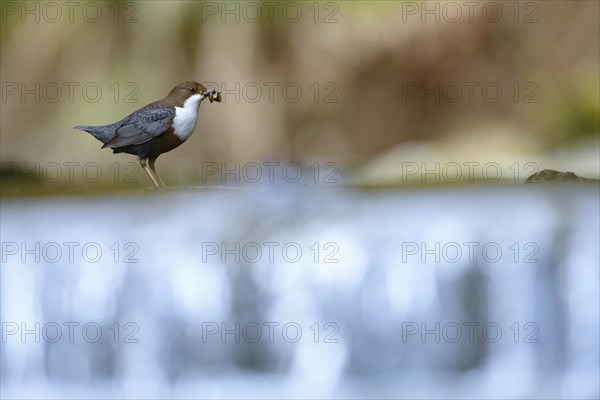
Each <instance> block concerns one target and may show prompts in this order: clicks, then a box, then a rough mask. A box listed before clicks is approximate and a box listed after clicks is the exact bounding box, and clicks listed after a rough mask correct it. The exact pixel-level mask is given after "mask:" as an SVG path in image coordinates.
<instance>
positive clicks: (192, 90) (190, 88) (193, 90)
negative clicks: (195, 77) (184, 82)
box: [188, 87, 196, 93]
mask: <svg viewBox="0 0 600 400" xmlns="http://www.w3.org/2000/svg"><path fill="white" fill-rule="evenodd" d="M188 90H189V91H190V92H192V93H193V92H195V91H196V89H194V88H193V87H189V88H188Z"/></svg>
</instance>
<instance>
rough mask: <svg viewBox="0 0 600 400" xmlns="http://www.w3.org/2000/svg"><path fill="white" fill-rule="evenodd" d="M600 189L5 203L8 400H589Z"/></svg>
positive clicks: (256, 193)
mask: <svg viewBox="0 0 600 400" xmlns="http://www.w3.org/2000/svg"><path fill="white" fill-rule="evenodd" d="M599 197H600V196H599V192H598V187H597V186H594V185H592V186H575V185H568V186H562V187H544V186H533V185H524V186H502V187H491V188H490V187H483V186H481V187H472V188H461V189H448V188H439V189H438V188H436V189H423V190H401V191H380V192H360V191H356V190H350V189H348V190H329V189H319V188H313V189H298V188H290V187H288V186H285V185H282V186H274V187H270V188H268V189H267V188H265V189H252V190H250V189H248V190H246V189H220V190H211V189H208V190H200V189H189V190H182V191H172V192H167V193H163V194H135V195H130V196H115V197H94V198H85V197H81V198H52V199H32V200H19V201H17V200H9V201H3V203H2V208H1V214H0V216H1V221H2V227H1V233H2V268H1V278H2V281H1V300H2V305H1V309H0V310H1V319H2V343H1V346H2V353H1V362H2V370H1V378H2V397H3V398H80V397H91V398H202V397H211V398H215V397H217V398H220V397H223V398H229V397H236V398H240V397H243V398H259V397H260V398H263V397H270V398H304V397H313V398H314V397H318V398H331V397H337V398H381V397H388V398H415V397H426V398H452V397H455V398H465V397H476V398H506V397H514V398H528V397H547V398H548V397H552V398H574V397H576V398H597V397H598V396H599V395H600V391H599V383H598V379H599V378H598V377H599V373H600V370H599V351H600V350H599V349H600V348H599V339H598V338H599V321H598V318H599V282H600V277H599V265H600V260H599V258H600V257H599V250H598V243H599V201H600V199H599Z"/></svg>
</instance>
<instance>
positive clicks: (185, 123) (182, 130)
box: [173, 93, 202, 142]
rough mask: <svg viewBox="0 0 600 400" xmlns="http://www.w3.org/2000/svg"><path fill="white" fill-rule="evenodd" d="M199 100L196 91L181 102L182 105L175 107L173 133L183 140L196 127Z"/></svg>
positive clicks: (190, 134) (200, 99)
mask: <svg viewBox="0 0 600 400" xmlns="http://www.w3.org/2000/svg"><path fill="white" fill-rule="evenodd" d="M201 101H202V98H201V97H200V94H198V93H196V94H195V95H193V96H190V97H189V98H188V99H187V100H186V101H185V102H184V103H183V107H175V118H174V119H173V129H175V135H176V136H177V137H178V138H179V139H181V141H183V142H185V141H186V140H187V139H188V138H189V137H190V136H192V133H193V132H194V129H195V128H196V121H197V120H198V108H200V102H201Z"/></svg>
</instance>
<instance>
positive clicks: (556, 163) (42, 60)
mask: <svg viewBox="0 0 600 400" xmlns="http://www.w3.org/2000/svg"><path fill="white" fill-rule="evenodd" d="M472 4H474V5H472V6H471V7H472V8H469V7H467V6H465V5H464V4H463V3H461V2H458V3H452V2H451V3H444V2H424V3H423V2H406V1H404V2H402V1H380V2H377V1H368V2H359V1H348V2H316V3H315V2H312V1H311V2H293V3H287V2H271V3H269V2H250V3H244V2H200V1H198V2H194V1H139V2H131V1H128V2H118V3H117V2H74V6H72V8H70V7H71V6H66V5H65V4H64V3H60V2H58V3H50V2H3V3H2V24H1V31H0V32H1V39H0V40H1V42H0V43H1V46H2V49H1V61H0V66H1V81H2V103H1V108H2V109H1V150H0V159H1V161H2V163H3V173H4V176H3V179H2V180H3V182H2V183H3V185H2V186H3V190H2V193H3V194H5V195H6V194H17V195H19V194H23V193H26V192H28V190H29V188H30V185H23V184H22V183H23V182H22V179H21V178H20V177H19V173H20V172H22V170H26V169H27V168H29V169H30V170H33V171H34V173H35V168H36V167H35V165H36V164H35V163H40V164H39V165H41V167H38V168H39V169H40V171H41V169H42V168H43V167H44V165H45V164H47V163H52V162H55V163H58V164H59V165H61V166H62V167H61V168H63V171H62V173H63V174H66V173H67V172H68V171H67V170H68V168H67V167H64V163H81V165H84V163H86V162H97V163H99V164H100V165H101V166H102V169H103V179H102V180H101V182H100V183H101V184H100V185H94V189H98V188H100V189H102V190H104V189H111V190H120V189H121V188H122V187H123V185H122V184H119V183H120V182H115V181H114V179H112V176H111V169H110V168H111V166H112V165H114V163H115V162H117V163H119V164H118V166H117V168H119V169H120V172H121V173H126V172H127V170H126V168H127V165H128V164H127V163H129V162H135V161H136V160H135V158H134V157H133V156H129V155H124V154H119V155H113V154H112V153H111V152H110V151H108V150H102V151H100V145H101V144H100V143H99V142H98V141H96V140H95V139H94V138H92V137H91V136H90V135H88V134H86V133H83V132H79V131H75V130H73V126H74V125H77V124H83V125H101V124H108V123H112V122H115V121H117V120H119V119H121V118H123V117H124V116H126V115H127V114H129V113H130V112H132V111H134V110H136V109H137V108H139V107H141V106H143V105H145V104H147V103H149V102H151V101H154V100H157V99H160V98H162V97H164V96H165V95H166V94H167V93H168V92H169V90H170V89H171V88H172V87H173V86H175V85H176V84H178V83H179V82H181V81H184V80H197V81H200V82H204V83H208V85H209V86H211V87H213V88H215V89H219V90H222V91H223V93H224V100H225V102H224V103H222V104H205V105H203V106H202V107H201V111H200V118H199V122H198V126H197V128H196V133H195V135H194V136H192V138H191V139H190V140H189V141H188V142H187V143H185V144H184V145H183V146H182V147H180V148H178V149H176V150H174V151H172V152H170V153H167V154H165V155H163V156H161V158H160V159H159V160H158V162H157V167H158V170H159V171H160V172H161V175H163V177H164V178H165V180H166V181H167V184H170V185H196V184H202V183H206V182H207V180H206V179H204V177H203V168H202V167H201V163H206V162H216V163H236V162H239V163H248V162H266V161H282V162H283V161H293V162H297V163H300V164H302V165H308V166H310V165H312V164H313V163H314V162H320V163H327V162H333V163H336V165H337V166H339V168H340V170H341V171H343V172H344V174H345V175H344V176H351V177H352V179H350V180H349V182H351V183H359V184H367V185H368V184H375V185H394V184H400V183H405V182H404V180H403V179H401V177H399V175H398V171H399V169H400V168H401V167H400V166H399V165H400V163H401V162H403V161H411V162H421V161H427V162H432V163H433V162H437V161H440V160H441V161H445V162H458V163H462V162H478V161H480V162H486V161H490V160H493V161H496V162H499V163H501V164H502V166H503V168H507V169H506V172H505V175H507V174H508V172H509V171H508V168H509V166H510V165H514V163H515V162H519V163H521V164H519V167H518V168H519V169H520V172H521V173H522V174H523V176H519V178H520V180H521V181H522V180H523V179H524V178H526V173H528V172H535V171H526V169H525V168H524V167H522V166H523V165H524V164H525V163H527V162H534V163H535V165H536V166H537V167H539V169H543V168H552V169H558V170H570V171H573V172H575V173H577V174H578V175H583V176H588V177H597V176H598V174H599V173H598V153H599V152H598V150H599V132H600V129H599V114H600V111H599V110H600V106H599V97H600V95H599V87H600V83H599V48H600V43H599V40H600V39H599V38H600V32H599V3H598V2H597V1H576V2H572V1H548V2H492V3H489V2H473V3H472ZM56 5H58V6H56ZM456 5H458V7H457V6H456ZM498 88H499V89H500V91H501V92H498V91H497V90H498ZM98 89H99V90H100V91H101V93H100V92H98ZM7 163H8V164H7ZM15 165H18V168H17V170H18V171H17V172H16V173H15ZM228 165H229V164H228ZM22 166H25V168H22ZM74 168H75V169H74V172H75V174H74V179H73V182H70V181H69V180H68V179H66V177H64V178H62V179H61V180H60V181H59V182H58V183H59V184H55V185H44V179H43V178H44V177H43V176H42V179H40V180H39V181H38V180H33V181H34V182H32V183H35V184H36V185H34V186H35V187H36V188H38V189H39V188H43V189H42V190H41V192H42V193H43V192H44V191H62V190H66V188H73V187H80V188H81V187H83V188H85V189H83V190H88V189H89V188H90V184H89V182H86V181H85V180H84V179H82V178H81V176H82V171H81V167H79V166H78V167H74ZM7 170H10V171H8V172H7ZM136 174H137V176H138V177H139V184H137V185H133V186H134V187H135V186H139V187H144V186H148V184H149V181H147V178H146V176H145V175H144V174H143V172H142V171H141V170H138V171H137V172H136ZM42 175H43V174H42ZM65 176H66V175H65ZM521 178H522V179H521ZM27 179H28V180H29V181H32V179H31V178H27ZM27 179H26V180H27ZM81 185H83V186H81ZM126 186H127V188H131V187H132V186H131V185H126ZM26 188H28V189H26ZM36 190H37V189H36ZM38 192H39V191H38Z"/></svg>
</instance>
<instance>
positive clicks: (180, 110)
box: [74, 81, 222, 190]
mask: <svg viewBox="0 0 600 400" xmlns="http://www.w3.org/2000/svg"><path fill="white" fill-rule="evenodd" d="M204 99H208V100H209V101H210V102H211V103H212V102H213V101H216V102H221V100H222V98H221V93H220V92H218V91H216V90H212V89H207V88H206V87H205V86H204V85H202V84H201V83H198V82H194V81H186V82H182V83H180V84H179V85H177V86H175V87H174V88H173V89H172V90H171V91H170V92H169V94H168V95H167V96H166V97H165V98H163V99H161V100H158V101H155V102H153V103H150V104H148V105H147V106H144V107H142V108H140V109H139V110H137V111H134V112H133V113H131V114H129V115H128V116H126V117H125V118H123V119H122V120H120V121H118V122H115V123H114V124H110V125H98V126H89V125H77V126H75V127H74V129H78V130H81V131H85V132H88V133H90V134H91V135H92V136H93V137H95V138H96V139H98V140H99V141H101V142H102V143H103V146H102V148H103V149H104V148H109V149H112V151H113V153H128V154H133V155H135V156H137V157H138V160H139V162H140V165H141V166H142V168H143V169H144V171H146V173H147V174H148V176H149V177H150V180H151V181H152V183H153V184H154V187H155V188H156V189H157V190H161V189H163V188H164V187H165V184H164V183H163V180H162V179H161V178H160V176H159V175H158V173H157V172H156V169H155V167H154V163H155V161H156V159H157V158H158V156H159V155H161V154H163V153H166V152H168V151H171V150H173V149H175V148H176V147H179V146H180V145H181V144H182V143H184V142H185V141H186V140H187V139H189V137H190V136H191V135H192V133H193V132H194V129H195V128H196V122H197V120H198V109H199V108H200V103H201V102H202V100H204Z"/></svg>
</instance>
